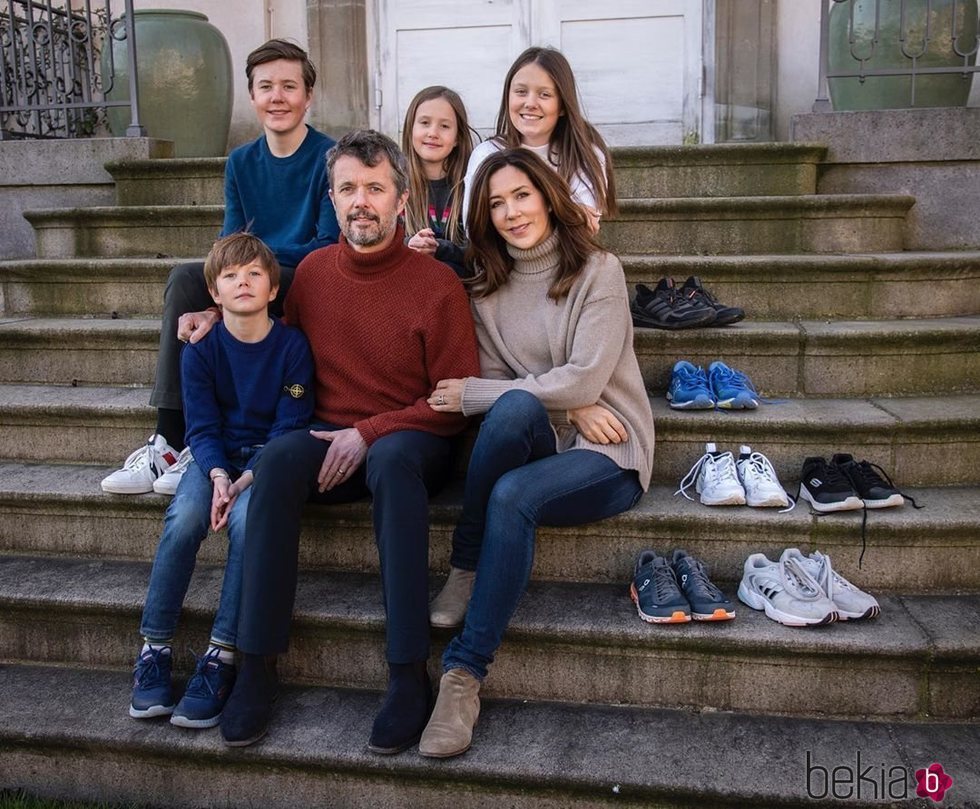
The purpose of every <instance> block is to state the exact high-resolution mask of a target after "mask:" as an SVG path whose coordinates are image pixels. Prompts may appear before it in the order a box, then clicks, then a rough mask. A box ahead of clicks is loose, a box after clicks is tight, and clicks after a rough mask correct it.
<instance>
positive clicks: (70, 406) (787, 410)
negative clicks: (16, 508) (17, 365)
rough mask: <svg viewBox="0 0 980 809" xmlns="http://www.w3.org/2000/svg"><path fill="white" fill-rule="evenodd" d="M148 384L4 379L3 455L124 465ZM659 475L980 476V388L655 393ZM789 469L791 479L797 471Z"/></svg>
mask: <svg viewBox="0 0 980 809" xmlns="http://www.w3.org/2000/svg"><path fill="white" fill-rule="evenodd" d="M147 402H148V392H147V390H146V389H145V388H103V387H47V386H43V385H40V386H39V385H13V384H0V425H2V427H3V429H2V431H0V457H3V458H9V459H11V460H23V461H67V462H70V463H102V464H118V463H120V462H121V461H122V460H123V459H124V458H125V457H126V456H127V455H128V454H129V453H130V452H132V450H133V449H135V448H136V447H138V446H139V445H140V444H141V443H142V442H143V441H145V440H146V436H147V435H148V434H149V433H150V432H152V429H153V426H154V423H155V414H154V411H153V410H152V409H151V408H150V407H149V405H148V404H147ZM651 405H652V407H653V413H654V419H655V421H656V423H657V452H656V459H655V465H654V478H655V479H656V480H658V481H662V482H664V481H666V482H672V483H675V482H676V481H678V480H680V478H681V477H683V475H684V474H685V473H686V472H687V470H688V469H689V468H690V466H691V465H692V464H693V463H694V462H695V461H696V460H697V458H698V457H700V456H701V454H702V453H703V451H704V443H705V441H715V442H717V443H718V444H719V445H722V446H724V447H731V448H733V449H734V448H737V447H738V445H739V444H743V443H747V444H750V445H752V446H753V447H754V448H756V449H758V450H760V451H762V452H765V453H766V455H768V456H769V458H770V459H771V460H772V462H773V463H774V464H775V465H776V468H777V469H789V470H791V471H792V472H795V470H797V469H799V467H800V464H801V463H802V461H803V459H804V458H805V457H806V456H809V455H824V456H829V455H830V454H832V453H834V452H840V451H849V452H853V453H854V454H855V455H856V456H858V457H861V458H866V459H867V460H869V461H871V462H872V463H876V464H879V465H880V466H882V467H883V468H885V469H886V470H887V471H888V473H889V474H890V475H891V476H892V477H893V479H894V480H895V481H897V482H898V483H899V484H900V485H902V486H933V485H958V484H966V483H977V482H980V430H978V427H980V395H977V394H958V395H948V396H934V397H908V398H899V399H889V398H883V397H874V398H870V399H824V398H821V399H790V400H787V401H780V402H778V403H774V404H766V405H763V406H762V407H760V408H759V409H758V410H755V411H735V412H732V411H674V410H671V409H670V408H669V407H668V405H667V401H666V399H663V398H662V397H659V396H654V397H653V398H652V399H651ZM795 476H796V475H795V474H791V475H790V476H789V477H791V478H792V477H795Z"/></svg>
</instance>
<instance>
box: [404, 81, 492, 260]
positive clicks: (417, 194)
mask: <svg viewBox="0 0 980 809" xmlns="http://www.w3.org/2000/svg"><path fill="white" fill-rule="evenodd" d="M474 134H475V133H474V132H473V130H472V129H471V128H470V125H469V121H468V119H467V116H466V107H464V106H463V100H462V99H461V98H460V97H459V95H458V94H457V93H455V92H453V91H452V90H450V89H449V88H448V87H442V86H440V85H435V86H433V87H426V88H425V89H424V90H420V91H419V92H418V93H417V94H416V95H415V98H413V99H412V103H411V104H409V105H408V110H407V111H406V113H405V125H404V127H403V129H402V151H403V152H404V153H405V157H406V158H407V160H408V177H409V195H408V203H407V205H406V206H405V232H406V233H407V234H409V235H408V246H409V247H410V248H412V249H413V250H418V251H419V252H421V253H428V254H429V255H431V256H434V257H435V258H437V259H438V260H439V261H442V262H444V263H445V264H448V265H449V266H450V267H452V268H453V270H455V272H456V274H457V275H459V276H460V277H461V278H466V277H468V276H469V275H471V273H470V272H469V271H468V270H467V269H466V268H465V265H464V263H463V256H464V253H465V250H466V232H465V229H464V227H463V175H464V174H465V172H466V166H467V163H468V162H469V159H470V154H471V153H472V152H473V135H474Z"/></svg>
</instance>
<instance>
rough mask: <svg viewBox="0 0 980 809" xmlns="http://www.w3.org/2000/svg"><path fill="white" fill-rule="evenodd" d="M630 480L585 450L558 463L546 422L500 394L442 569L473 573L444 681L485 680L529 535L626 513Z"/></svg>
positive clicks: (539, 412) (509, 612)
mask: <svg viewBox="0 0 980 809" xmlns="http://www.w3.org/2000/svg"><path fill="white" fill-rule="evenodd" d="M642 494H643V489H642V487H641V486H640V482H639V478H638V476H637V473H636V472H635V471H634V470H632V469H621V468H620V467H619V466H618V465H617V464H616V463H615V462H614V461H613V460H612V459H611V458H608V457H607V456H605V455H602V454H600V453H598V452H592V451H591V450H581V449H573V450H568V451H566V452H562V453H560V454H558V453H557V450H556V447H555V435H554V431H553V430H552V428H551V424H550V422H549V420H548V413H547V411H545V409H544V407H543V406H542V405H541V403H540V402H539V401H538V400H537V399H536V398H535V397H534V396H532V395H531V394H529V393H525V392H524V391H509V392H508V393H506V394H504V395H503V396H501V397H500V398H499V399H498V400H497V402H496V403H495V404H494V406H493V407H492V408H491V409H490V411H489V412H488V413H487V415H486V417H485V418H484V420H483V424H482V425H481V427H480V434H479V435H478V436H477V439H476V445H475V446H474V448H473V454H472V456H471V458H470V465H469V470H468V471H467V474H466V490H465V493H464V496H463V512H462V515H461V517H460V521H459V524H458V525H457V527H456V531H455V532H454V534H453V554H452V560H451V563H452V564H453V565H454V566H455V567H460V568H463V569H467V570H476V583H475V585H474V588H473V597H472V598H471V599H470V605H469V609H468V610H467V612H466V622H465V623H464V624H463V629H462V631H461V632H460V634H458V635H457V636H456V637H455V638H453V639H452V641H450V643H449V645H448V646H447V647H446V651H445V653H444V654H443V657H442V665H443V669H444V670H445V671H449V670H450V669H456V668H461V669H465V670H466V671H468V672H469V673H470V674H472V675H473V676H474V677H476V678H477V679H478V680H482V679H483V678H484V677H486V676H487V667H488V666H489V665H490V663H492V662H493V656H494V654H495V653H496V651H497V649H498V647H499V646H500V642H501V640H502V639H503V636H504V632H505V631H506V629H507V625H508V624H509V623H510V619H511V617H512V616H513V614H514V610H515V609H517V602H518V601H519V600H520V598H521V596H522V595H523V594H524V591H525V589H526V588H527V583H528V580H529V579H530V577H531V563H532V562H533V561H534V540H535V531H536V529H537V527H538V526H539V525H555V526H566V525H582V524H583V523H587V522H593V521H595V520H601V519H603V518H605V517H611V516H612V515H614V514H619V513H620V512H623V511H626V510H627V509H630V508H632V507H633V506H634V505H635V504H636V502H637V500H639V499H640V496H641V495H642Z"/></svg>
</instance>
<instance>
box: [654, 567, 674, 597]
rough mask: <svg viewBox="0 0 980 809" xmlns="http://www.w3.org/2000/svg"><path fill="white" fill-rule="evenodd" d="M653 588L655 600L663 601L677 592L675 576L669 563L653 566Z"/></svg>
mask: <svg viewBox="0 0 980 809" xmlns="http://www.w3.org/2000/svg"><path fill="white" fill-rule="evenodd" d="M653 589H654V590H655V591H656V593H657V601H663V600H665V599H668V598H670V597H671V596H674V595H676V594H677V592H678V590H679V589H680V588H679V587H678V586H677V578H676V577H675V576H674V571H673V570H671V569H670V566H669V565H658V564H654V566H653Z"/></svg>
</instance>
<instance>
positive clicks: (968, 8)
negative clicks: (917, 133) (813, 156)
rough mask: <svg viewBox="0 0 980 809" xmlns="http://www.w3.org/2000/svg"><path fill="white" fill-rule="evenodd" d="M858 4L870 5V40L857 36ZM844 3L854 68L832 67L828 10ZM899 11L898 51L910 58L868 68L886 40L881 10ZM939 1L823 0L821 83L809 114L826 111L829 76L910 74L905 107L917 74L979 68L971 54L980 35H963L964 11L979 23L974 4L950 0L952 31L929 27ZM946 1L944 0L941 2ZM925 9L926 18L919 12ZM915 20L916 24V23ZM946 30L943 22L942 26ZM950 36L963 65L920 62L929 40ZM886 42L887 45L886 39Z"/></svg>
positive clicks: (912, 102)
mask: <svg viewBox="0 0 980 809" xmlns="http://www.w3.org/2000/svg"><path fill="white" fill-rule="evenodd" d="M857 2H862V3H866V4H870V3H873V4H874V32H873V35H872V36H871V39H870V41H869V40H867V39H866V38H864V37H862V38H860V40H859V38H858V37H857V36H856V35H855V30H854V28H855V26H854V8H855V4H856V3H857ZM843 3H847V4H848V12H849V14H848V27H847V33H848V44H849V53H850V56H851V58H852V60H853V61H854V65H855V67H854V68H853V69H852V70H846V71H845V70H836V71H831V70H830V10H831V9H832V8H833V7H834V6H837V5H841V4H843ZM886 4H887V5H888V6H890V7H891V9H890V10H892V11H893V10H894V9H895V8H896V7H897V8H898V10H899V14H900V20H901V23H900V32H899V47H900V49H901V53H902V55H903V56H904V57H905V58H906V59H908V65H907V66H905V67H898V68H895V67H892V68H872V67H869V62H870V61H871V60H872V59H873V58H874V56H875V54H876V52H878V50H879V48H880V47H884V46H885V43H884V41H883V40H882V37H881V27H882V26H881V18H882V10H883V8H884V6H885V5H886ZM938 5H939V0H822V2H821V6H820V84H819V89H818V92H817V99H816V101H814V102H813V112H830V110H831V104H830V98H829V84H828V79H838V78H856V79H859V80H861V81H864V79H866V78H868V77H870V76H907V77H910V78H911V82H910V83H911V89H910V98H909V106H910V107H911V106H915V85H916V78H917V77H921V76H935V75H937V74H939V75H941V74H947V75H961V76H965V75H967V74H970V73H976V72H978V71H980V66H978V65H975V64H974V65H971V64H970V61H971V57H972V58H974V59H975V57H976V55H977V49H978V46H980V37H977V36H974V37H973V38H972V41H970V38H969V37H965V36H963V35H962V34H963V30H964V28H965V25H964V23H965V22H967V21H968V19H967V15H972V16H973V17H974V23H976V22H977V20H976V17H977V6H976V4H975V3H974V2H972V0H952V15H951V18H950V25H951V30H949V31H946V30H944V31H941V32H939V31H937V32H934V31H933V30H932V27H933V7H934V6H938ZM944 5H945V3H944ZM923 11H924V16H923ZM913 21H917V23H918V24H914V23H913ZM944 29H945V26H944ZM940 36H942V37H947V36H948V37H949V38H950V40H951V42H952V49H953V52H954V53H955V54H956V56H957V57H959V58H960V59H961V60H962V64H957V65H955V66H952V67H923V66H921V65H920V64H919V60H920V59H922V57H923V56H924V55H925V54H926V52H927V51H928V49H929V45H930V42H931V41H932V40H934V39H936V38H939V37H940ZM888 44H889V45H890V44H891V43H888Z"/></svg>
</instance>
